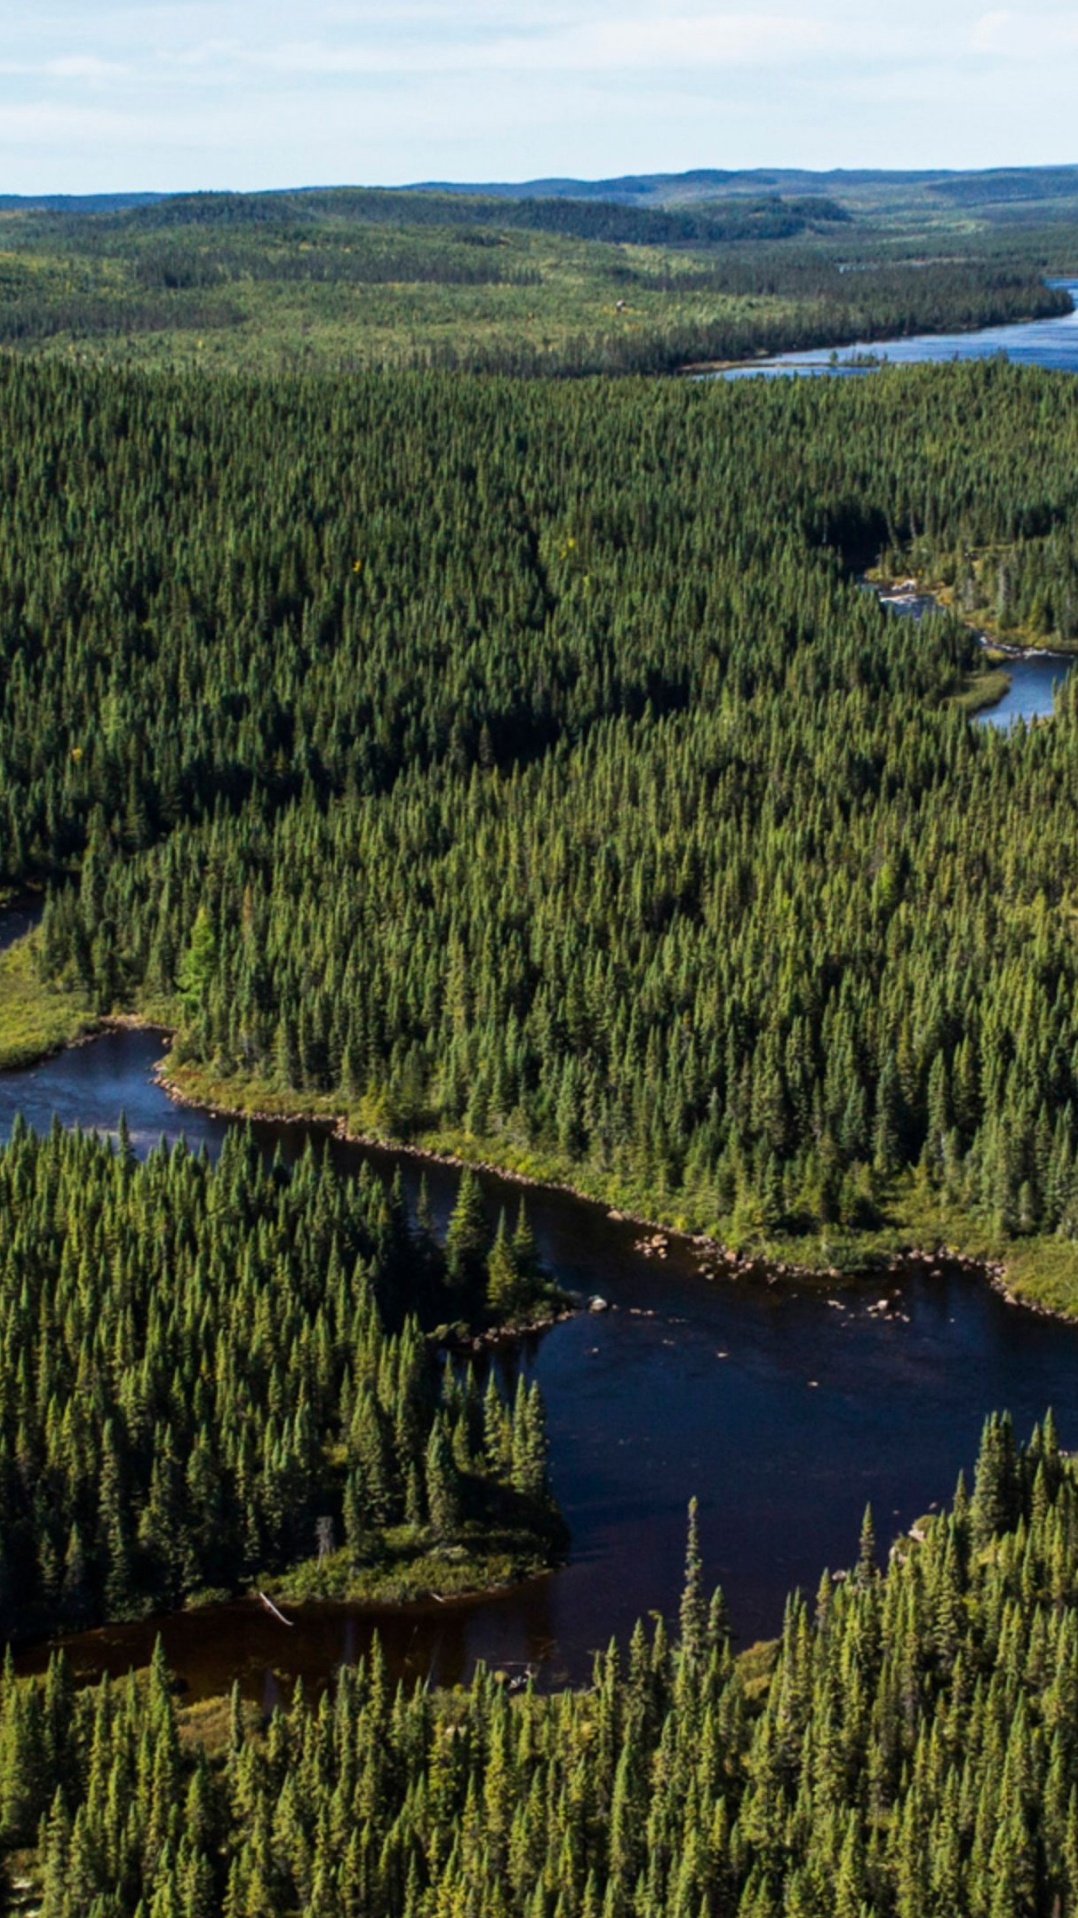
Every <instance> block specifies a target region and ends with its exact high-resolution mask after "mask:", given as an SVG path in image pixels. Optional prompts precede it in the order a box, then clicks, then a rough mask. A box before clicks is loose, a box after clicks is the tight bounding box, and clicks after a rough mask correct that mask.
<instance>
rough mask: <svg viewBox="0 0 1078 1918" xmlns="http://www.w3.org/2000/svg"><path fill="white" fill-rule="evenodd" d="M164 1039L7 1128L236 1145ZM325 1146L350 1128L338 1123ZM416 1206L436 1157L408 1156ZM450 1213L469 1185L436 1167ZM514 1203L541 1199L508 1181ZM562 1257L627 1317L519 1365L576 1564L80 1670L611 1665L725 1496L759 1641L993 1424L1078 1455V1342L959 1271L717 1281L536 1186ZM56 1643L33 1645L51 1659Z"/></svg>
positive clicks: (81, 1050)
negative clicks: (173, 1075)
mask: <svg viewBox="0 0 1078 1918" xmlns="http://www.w3.org/2000/svg"><path fill="white" fill-rule="evenodd" d="M164 1043H165V1042H164V1040H163V1038H162V1036H161V1035H159V1034H155V1033H153V1032H146V1031H128V1030H120V1031H111V1032H108V1033H106V1034H105V1035H103V1036H102V1037H100V1038H98V1039H96V1040H94V1041H93V1042H92V1043H90V1044H87V1045H84V1046H79V1047H76V1048H75V1049H73V1050H71V1051H68V1052H65V1053H62V1054H60V1055H58V1056H57V1057H55V1058H53V1059H50V1060H48V1061H46V1062H44V1063H43V1064H41V1065H39V1066H37V1067H35V1068H33V1069H30V1070H27V1071H20V1072H13V1073H8V1074H4V1075H0V1136H6V1135H7V1133H8V1131H9V1130H10V1126H11V1122H12V1119H13V1118H14V1116H15V1113H16V1112H18V1111H21V1112H23V1113H24V1115H25V1116H26V1117H27V1118H28V1119H29V1121H30V1122H31V1123H32V1124H33V1125H35V1126H37V1127H43V1126H46V1125H48V1123H49V1122H50V1120H51V1118H52V1115H53V1114H54V1113H55V1114H57V1115H58V1116H59V1117H60V1119H61V1120H62V1121H63V1123H64V1124H82V1125H84V1126H88V1127H96V1128H100V1129H101V1130H104V1131H112V1130H114V1129H115V1127H116V1125H117V1123H118V1120H119V1117H120V1114H121V1112H122V1113H124V1114H125V1115H126V1118H127V1122H128V1125H129V1128H130V1131H131V1136H132V1140H133V1144H134V1148H135V1150H136V1151H138V1152H140V1153H142V1152H146V1151H147V1150H149V1149H150V1148H151V1147H152V1146H153V1145H154V1144H155V1143H156V1142H157V1140H158V1139H159V1138H161V1137H162V1136H163V1137H165V1138H167V1139H177V1138H179V1137H181V1136H182V1135H185V1136H186V1137H187V1138H188V1139H189V1140H190V1142H191V1143H192V1144H193V1145H205V1146H206V1147H207V1149H208V1150H209V1151H210V1152H214V1151H215V1150H216V1149H217V1148H218V1147H219V1145H220V1142H221V1139H222V1138H223V1136H224V1133H225V1129H226V1126H227V1124H228V1123H229V1122H228V1121H224V1120H220V1119H215V1118H213V1117H211V1116H209V1115H207V1114H203V1113H199V1112H192V1111H187V1110H180V1109H179V1108H177V1107H176V1106H174V1105H173V1104H172V1103H171V1102H170V1101H169V1099H168V1098H167V1096H166V1095H165V1093H164V1092H163V1091H162V1090H161V1089H160V1087H159V1086H157V1085H156V1084H155V1082H154V1080H153V1078H152V1068H153V1065H154V1062H155V1060H156V1059H158V1058H159V1056H160V1055H161V1052H162V1049H163V1045H164ZM311 1130H312V1128H310V1127H307V1126H303V1125H263V1126H259V1127H258V1128H256V1131H257V1135H258V1137H259V1140H260V1142H261V1143H262V1144H263V1145H264V1147H265V1149H266V1150H267V1151H268V1152H271V1151H273V1150H274V1149H275V1148H276V1146H277V1144H278V1142H281V1143H282V1146H283V1149H284V1151H285V1152H286V1154H288V1155H294V1154H296V1153H298V1152H300V1151H302V1150H303V1148H304V1146H305V1144H306V1141H307V1138H308V1136H309V1134H310V1132H311ZM319 1136H320V1137H325V1134H320V1135H319ZM328 1149H329V1151H330V1152H331V1153H332V1155H333V1160H334V1163H335V1164H336V1166H337V1167H338V1169H339V1171H340V1173H341V1175H342V1176H343V1177H347V1176H349V1175H350V1174H352V1173H354V1171H355V1170H356V1168H357V1167H358V1165H359V1164H360V1162H361V1160H362V1159H363V1158H368V1159H371V1160H373V1162H374V1163H375V1165H376V1166H377V1167H378V1168H379V1170H381V1171H383V1172H384V1173H385V1174H387V1175H388V1174H390V1173H391V1172H392V1171H393V1169H394V1168H395V1166H396V1164H397V1163H398V1155H395V1154H394V1153H392V1152H388V1151H368V1150H366V1149H363V1148H360V1147H357V1146H350V1145H345V1144H342V1143H340V1142H339V1141H335V1140H331V1141H328ZM399 1163H400V1164H401V1167H402V1171H403V1175H404V1179H405V1182H406V1185H407V1188H408V1191H409V1194H410V1196H411V1198H412V1199H413V1201H414V1198H415V1195H416V1191H417V1187H418V1181H419V1173H420V1170H421V1167H420V1165H419V1163H418V1162H417V1161H416V1159H415V1158H413V1157H411V1156H409V1155H399ZM426 1171H427V1178H428V1184H429V1187H430V1192H431V1198H432V1202H433V1205H434V1209H435V1213H436V1216H437V1217H438V1218H439V1219H440V1220H441V1221H444V1220H445V1219H446V1218H447V1217H448V1213H449V1210H450V1208H451V1206H452V1202H453V1197H454V1192H455V1188H456V1175H455V1173H454V1172H453V1171H452V1170H451V1169H450V1168H447V1167H444V1166H438V1165H428V1166H427V1168H426ZM483 1186H484V1193H485V1197H486V1199H487V1202H488V1204H489V1206H490V1209H491V1211H492V1213H493V1212H494V1210H495V1209H496V1208H497V1207H498V1206H500V1205H501V1204H503V1203H508V1204H510V1205H513V1206H515V1204H516V1199H517V1196H518V1188H516V1187H508V1186H507V1185H506V1184H505V1183H504V1182H503V1181H501V1180H499V1179H497V1178H495V1177H492V1176H485V1177H484V1180H483ZM528 1200H529V1210H530V1214H531V1218H532V1223H533V1225H534V1227H535V1231H536V1235H537V1238H538V1240H539V1244H540V1248H541V1250H542V1254H543V1257H544V1258H545V1259H546V1260H547V1262H548V1264H549V1265H550V1267H551V1268H552V1270H553V1271H554V1272H555V1273H556V1274H557V1276H558V1277H559V1278H560V1279H561V1280H562V1281H563V1282H564V1283H565V1284H567V1285H569V1286H571V1287H575V1288H578V1289H580V1290H581V1291H584V1292H597V1291H598V1292H601V1293H602V1294H603V1295H604V1296H605V1297H606V1298H607V1299H608V1300H609V1301H610V1302H611V1305H612V1308H613V1309H612V1310H611V1311H609V1312H607V1313H604V1314H601V1315H592V1314H590V1313H583V1314H581V1315H580V1316H578V1317H576V1318H573V1319H571V1320H568V1321H566V1322H564V1323H563V1324H561V1325H558V1326H556V1327H554V1328H553V1329H551V1330H550V1331H548V1332H546V1333H544V1334H543V1335H541V1336H539V1337H536V1338H533V1339H529V1340H527V1341H525V1342H524V1344H523V1347H522V1349H521V1350H520V1351H519V1353H517V1354H514V1355H507V1356H506V1357H505V1358H504V1360H500V1361H499V1362H502V1363H505V1364H507V1365H513V1364H520V1365H523V1366H524V1367H525V1368H526V1369H527V1371H528V1372H529V1373H530V1374H533V1375H534V1376H535V1377H536V1378H538V1380H539V1382H540V1385H541V1387H542V1390H543V1394H544V1397H545V1399H546V1404H547V1410H548V1417H549V1425H550V1437H551V1466H552V1473H553V1479H554V1485H555V1490H556V1492H557V1495H558V1498H559V1500H560V1502H561V1505H562V1508H563V1510H564V1512H565V1514H566V1517H567V1518H568V1521H569V1524H570V1526H571V1528H572V1541H573V1542H572V1549H571V1553H570V1557H569V1562H568V1563H567V1564H566V1565H565V1566H564V1567H563V1568H562V1569H560V1570H558V1571H556V1572H554V1573H552V1574H550V1575H549V1576H548V1577H546V1578H542V1579H539V1580H536V1581H534V1582H532V1583H530V1584H528V1585H525V1586H522V1587H519V1588H517V1589H516V1590H513V1591H511V1592H507V1593H504V1594H501V1595H499V1596H496V1597H492V1598H486V1599H476V1600H468V1601H462V1602H459V1603H454V1604H448V1605H436V1604H430V1605H427V1606H413V1607H408V1608H404V1609H397V1610H381V1611H369V1612H360V1611H354V1610H353V1611H350V1610H349V1609H348V1608H346V1607H305V1608H303V1609H301V1610H299V1611H297V1612H296V1613H295V1614H294V1617H295V1620H296V1622H295V1625H294V1627H293V1628H292V1629H291V1630H285V1629H284V1628H283V1627H281V1626H280V1625H277V1624H275V1623H274V1621H273V1620H272V1619H271V1618H270V1617H269V1616H268V1614H266V1613H264V1612H263V1611H262V1610H261V1608H260V1607H259V1606H258V1605H257V1604H256V1603H252V1602H250V1601H238V1602H236V1603H234V1604H231V1605H225V1606H216V1607H212V1608H209V1609H207V1610H203V1611H200V1612H192V1613H180V1614H177V1615H175V1616H173V1617H170V1618H168V1619H165V1620H155V1621H153V1622H152V1623H150V1624H148V1625H146V1626H134V1627H131V1626H128V1627H121V1628H116V1629H105V1630H103V1631H99V1632H91V1633H85V1634H82V1635H81V1636H80V1637H78V1638H74V1639H69V1640H67V1641H66V1644H67V1648H68V1652H69V1656H70V1657H71V1659H72V1661H73V1664H74V1666H75V1669H76V1671H77V1672H80V1673H83V1674H86V1675H91V1674H93V1673H96V1672H99V1671H101V1670H111V1671H114V1672H122V1671H125V1670H126V1669H127V1668H128V1666H129V1665H130V1664H132V1663H140V1662H142V1661H143V1660H144V1659H145V1658H146V1657H147V1656H148V1654H149V1651H150V1649H151V1648H152V1643H153V1639H154V1636H155V1635H156V1632H157V1631H158V1630H160V1631H161V1633H162V1637H163V1639H164V1643H165V1647H166V1651H167V1653H168V1656H169V1658H170V1660H171V1662H172V1664H173V1667H174V1669H175V1670H176V1671H177V1673H178V1674H179V1676H180V1678H181V1679H182V1680H183V1681H184V1682H185V1684H186V1685H187V1686H188V1688H189V1695H190V1696H192V1697H198V1696H206V1695H210V1694H212V1693H214V1692H218V1691H220V1690H221V1689H222V1688H223V1687H225V1686H227V1685H228V1684H230V1683H231V1681H232V1679H233V1677H239V1679H240V1681H241V1683H242V1684H243V1686H244V1688H245V1689H246V1691H247V1692H248V1693H249V1695H251V1696H252V1697H255V1698H258V1699H260V1700H263V1701H269V1700H270V1699H272V1698H273V1697H274V1695H275V1694H276V1691H277V1689H278V1687H279V1686H280V1685H281V1684H282V1682H286V1681H287V1680H288V1679H289V1678H291V1677H292V1676H294V1675H297V1674H303V1676H304V1678H305V1679H308V1680H313V1681H316V1682H317V1681H318V1680H320V1679H324V1678H325V1677H326V1676H327V1675H328V1673H329V1672H330V1671H331V1670H332V1669H333V1667H334V1665H335V1664H337V1663H338V1662H339V1661H340V1660H342V1659H345V1658H349V1657H352V1656H355V1655H356V1654H357V1652H359V1651H360V1650H362V1649H363V1647H364V1646H365V1645H366V1643H367V1642H368V1640H369V1637H370V1633H371V1631H372V1629H373V1628H374V1627H375V1626H377V1628H378V1630H379V1632H380V1634H381V1636H382V1640H383V1643H384V1644H385V1645H386V1647H387V1650H388V1653H389V1656H390V1658H391V1660H392V1662H393V1664H394V1666H395V1668H396V1669H397V1670H399V1671H402V1672H405V1673H410V1674H415V1673H422V1674H430V1675H431V1676H433V1677H435V1678H437V1679H439V1680H441V1681H444V1682H449V1683H453V1682H456V1681H458V1680H461V1679H464V1678H466V1677H467V1676H468V1674H469V1673H470V1671H471V1668H472V1666H473V1664H474V1661H475V1659H476V1658H477V1657H483V1658H485V1659H486V1660H487V1661H488V1662H490V1663H492V1664H493V1665H495V1666H504V1667H506V1668H507V1669H510V1670H512V1669H516V1668H518V1667H521V1666H523V1665H524V1664H533V1665H536V1666H540V1667H542V1668H543V1672H544V1676H545V1677H546V1678H548V1679H549V1680H551V1681H553V1680H555V1679H558V1678H562V1677H566V1676H567V1677H570V1678H573V1679H579V1678H581V1677H583V1676H585V1675H586V1674H587V1671H588V1669H589V1666H590V1659H591V1654H592V1652H593V1651H594V1650H595V1649H596V1648H597V1647H598V1646H600V1645H603V1644H605V1643H606V1641H607V1640H608V1638H609V1637H610V1635H611V1634H612V1633H616V1634H618V1635H619V1636H621V1637H624V1636H625V1635H627V1633H628V1632H629V1630H630V1629H631V1627H632V1624H633V1622H634V1620H635V1619H636V1618H637V1617H638V1616H640V1615H643V1614H646V1613H647V1612H649V1611H651V1610H664V1611H666V1612H667V1613H668V1614H669V1613H672V1612H673V1611H674V1609H675V1608H676V1605H677V1599H678V1593H679V1590H680V1585H681V1568H682V1558H683V1548H684V1528H685V1509H686V1505H687V1502H688V1499H689V1498H690V1496H691V1495H692V1494H693V1493H696V1494H697V1495H698V1497H699V1499H700V1507H701V1523H702V1528H703V1542H704V1547H705V1556H706V1571H707V1575H708V1577H709V1579H711V1580H718V1581H721V1583H722V1584H723V1586H724V1588H725V1590H726V1593H727V1597H728V1600H729V1603H730V1607H731V1611H732V1614H733V1619H734V1625H735V1629H736V1631H737V1633H738V1636H739V1638H740V1640H741V1641H742V1642H743V1643H744V1642H748V1641H750V1640H751V1639H753V1638H754V1637H757V1636H760V1635H763V1634H770V1633H773V1632H774V1631H775V1630H776V1629H777V1627H778V1625H779V1623H780V1620H781V1615H782V1604H783V1599H784V1596H785V1594H786V1593H787V1591H788V1590H789V1589H790V1588H791V1587H792V1586H794V1585H796V1584H801V1585H802V1586H805V1587H807V1588H809V1589H814V1588H815V1585H816V1583H817V1581H818V1578H819V1574H820V1571H821V1569H822V1568H823V1567H824V1566H825V1565H830V1566H832V1567H835V1566H839V1565H844V1564H847V1563H849V1562H850V1560H851V1559H852V1557H853V1556H854V1554H855V1552H856V1543H857V1532H858V1527H859V1523H860V1518H861V1514H862V1511H863V1509H864V1506H865V1503H866V1501H868V1500H871V1502H872V1505H873V1508H874V1511H875V1514H876V1519H877V1527H878V1530H879V1532H880V1533H881V1534H882V1535H884V1537H887V1536H890V1535H893V1534H895V1533H897V1532H898V1531H900V1530H902V1529H904V1528H906V1527H908V1526H909V1525H910V1524H911V1523H912V1521H913V1520H914V1519H915V1518H916V1517H917V1516H918V1515H919V1514H920V1513H922V1512H924V1511H925V1510H926V1509H928V1508H929V1507H930V1506H931V1505H932V1504H933V1503H934V1502H937V1501H942V1500H945V1499H946V1498H947V1497H948V1496H949V1495H950V1493H951V1491H952V1490H953V1487H954V1482H955V1478H956V1475H957V1473H958V1471H959V1469H960V1468H961V1467H966V1468H968V1467H969V1465H970V1463H971V1460H972V1459H973V1456H974V1454H975V1451H976V1446H977V1439H978V1433H979V1430H980V1426H981V1421H982V1419H983V1417H984V1415H985V1413H986V1412H987V1411H989V1410H990V1409H992V1408H994V1407H1003V1406H1007V1407H1009V1408H1010V1409H1011V1410H1012V1412H1013V1413H1014V1416H1015V1419H1016V1421H1017V1424H1018V1426H1019V1428H1020V1429H1027V1428H1028V1427H1030V1426H1031V1425H1032V1423H1033V1421H1034V1420H1035V1419H1036V1418H1038V1417H1040V1416H1041V1415H1042V1414H1043V1412H1044V1410H1045V1407H1046V1406H1047V1405H1049V1404H1051V1405H1053V1406H1054V1408H1055V1411H1056V1415H1057V1418H1058V1419H1059V1422H1060V1427H1061V1435H1062V1440H1063V1443H1064V1444H1070V1445H1075V1444H1078V1328H1075V1329H1073V1330H1072V1329H1071V1328H1070V1327H1069V1326H1064V1325H1060V1324H1056V1323H1054V1322H1052V1321H1050V1320H1048V1319H1044V1318H1040V1317H1037V1316H1035V1315H1034V1314H1033V1313H1030V1312H1026V1311H1024V1310H1022V1309H1020V1308H1017V1307H1011V1306H1008V1305H1007V1304H1005V1303H1004V1301H1003V1300H1002V1299H1001V1298H999V1297H998V1296H997V1295H996V1294H995V1293H994V1292H993V1291H992V1290H991V1289H990V1288H989V1286H988V1285H987V1284H986V1283H984V1282H982V1281H981V1280H979V1279H978V1278H976V1277H974V1276H972V1275H970V1274H969V1273H968V1272H966V1271H963V1270H961V1269H959V1268H956V1267H950V1268H948V1267H946V1266H942V1267H935V1268H932V1267H931V1266H929V1265H928V1264H919V1265H915V1266H912V1267H911V1268H909V1269H907V1270H906V1271H905V1272H903V1273H901V1274H895V1275H893V1276H891V1277H889V1278H888V1279H887V1280H886V1281H883V1280H881V1279H880V1278H879V1277H877V1278H875V1279H873V1280H869V1281H862V1282H858V1283H850V1284H846V1285H843V1286H841V1287H839V1286H837V1285H836V1286H835V1287H834V1288H833V1289H832V1290H830V1291H828V1290H826V1289H814V1288H812V1287H809V1286H806V1285H804V1284H797V1283H791V1282H789V1281H786V1280H784V1279H782V1278H779V1277H778V1276H777V1275H772V1278H771V1281H770V1282H766V1281H763V1280H761V1281H756V1282H750V1281H745V1280H740V1281H735V1280H733V1279H730V1278H725V1279H721V1280H708V1279H705V1278H704V1277H702V1276H701V1274H700V1272H699V1270H698V1262H697V1257H696V1254H695V1251H694V1248H693V1247H692V1246H691V1245H690V1244H687V1243H679V1242H677V1241H673V1240H672V1241H671V1242H670V1246H669V1251H668V1255H667V1257H666V1258H665V1259H660V1258H658V1257H655V1256H652V1257H646V1256H644V1254H643V1253H642V1252H641V1251H640V1250H638V1249H637V1248H638V1242H639V1239H640V1233H639V1230H638V1229H637V1228H635V1227H634V1226H632V1225H631V1224H629V1223H628V1222H627V1221H624V1220H619V1219H614V1218H610V1217H608V1216H607V1214H606V1212H605V1211H604V1210H603V1209H602V1208H601V1207H599V1206H595V1205H592V1204H589V1203H587V1202H586V1201H583V1200H579V1199H575V1198H573V1197H571V1196H569V1195H568V1194H566V1193H564V1192H557V1191H548V1190H544V1189H541V1188H535V1189H533V1190H532V1191H531V1192H530V1193H529V1195H528ZM46 1656H47V1648H45V1647H37V1648H32V1649H31V1650H29V1651H28V1652H26V1653H24V1655H23V1660H22V1663H23V1665H24V1667H25V1668H31V1669H32V1668H35V1667H39V1666H40V1665H41V1664H42V1663H43V1662H44V1659H45V1657H46Z"/></svg>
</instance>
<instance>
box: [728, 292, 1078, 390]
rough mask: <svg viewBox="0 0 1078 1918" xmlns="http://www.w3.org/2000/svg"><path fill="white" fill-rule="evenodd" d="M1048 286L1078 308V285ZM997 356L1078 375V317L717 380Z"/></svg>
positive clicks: (876, 346) (748, 368)
mask: <svg viewBox="0 0 1078 1918" xmlns="http://www.w3.org/2000/svg"><path fill="white" fill-rule="evenodd" d="M1049 284H1050V285H1051V286H1062V287H1064V288H1065V289H1066V291H1067V292H1068V293H1069V294H1070V296H1071V299H1072V300H1074V301H1075V302H1076V303H1078V280H1051V281H1050V282H1049ZM997 353H1005V354H1006V356H1007V358H1008V359H1009V360H1013V361H1014V362H1015V364H1016V365H1019V366H1045V367H1051V368H1053V369H1055V370H1056V371H1057V372H1062V373H1078V311H1075V312H1073V313H1065V314H1063V315H1062V316H1061V317H1057V318H1055V319H1051V320H1029V321H1026V322H1025V323H1024V324H1022V325H1020V326H987V327H983V328H982V329H981V330H980V331H979V332H976V333H915V334H913V335H911V337H910V338H909V339H903V340H874V341H867V340H861V341H858V342H856V343H855V344H854V345H853V346H843V347H840V348H839V349H838V351H837V353H835V354H834V355H832V354H831V353H830V352H829V351H827V350H826V349H824V348H821V347H815V348H813V349H811V350H810V351H809V352H803V353H780V354H777V355H776V357H775V358H774V359H771V360H759V361H755V362H753V363H751V364H748V365H745V366H731V367H728V368H727V370H726V371H725V372H723V373H719V374H715V375H712V377H713V378H717V379H724V380H745V379H758V378H761V377H762V378H765V379H773V378H775V377H776V376H777V375H778V374H780V373H792V374H797V375H799V376H801V377H803V378H808V379H812V378H817V377H827V376H829V375H830V376H835V375H839V376H842V377H846V378H848V377H850V376H851V375H863V374H865V373H868V372H873V371H875V370H876V369H875V367H873V366H868V367H866V366H864V365H858V364H856V362H857V360H858V359H859V358H861V359H863V358H864V356H865V355H871V357H872V359H873V360H874V361H884V362H885V363H886V364H887V365H888V366H912V365H917V364H919V363H921V362H922V361H926V360H988V359H992V357H993V356H994V355H995V354H997ZM851 362H852V364H851Z"/></svg>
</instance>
